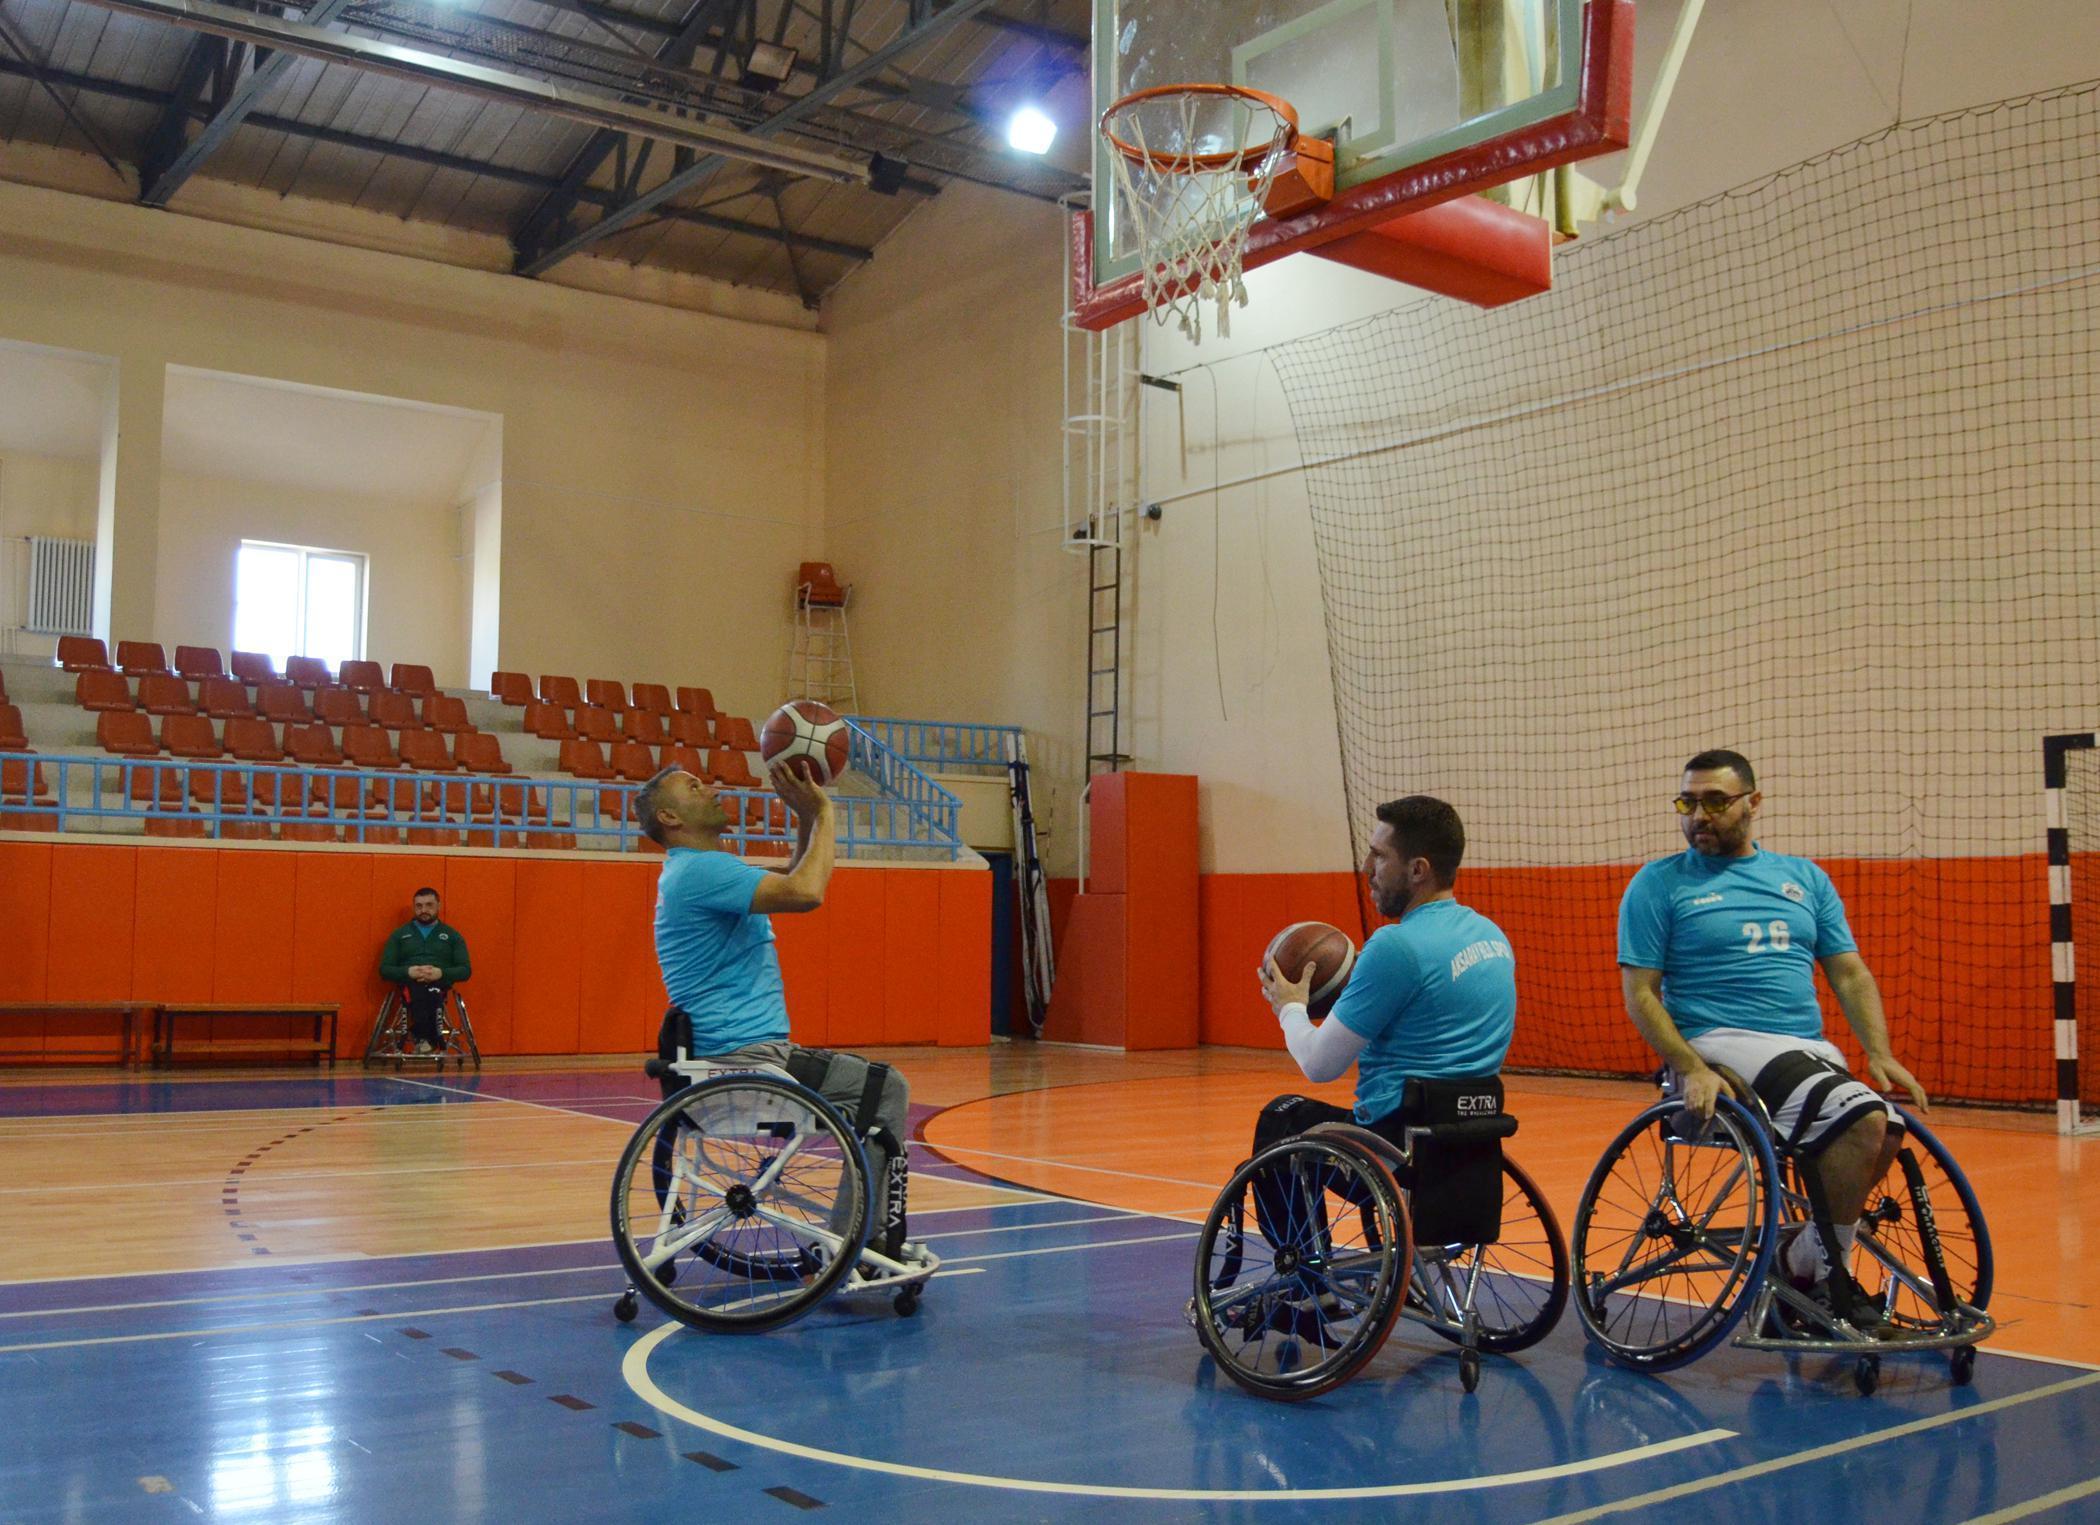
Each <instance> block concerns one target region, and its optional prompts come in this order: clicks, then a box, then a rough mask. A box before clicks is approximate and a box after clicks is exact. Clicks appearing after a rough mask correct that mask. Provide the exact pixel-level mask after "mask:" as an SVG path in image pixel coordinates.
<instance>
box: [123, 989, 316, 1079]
mask: <svg viewBox="0 0 2100 1525" xmlns="http://www.w3.org/2000/svg"><path fill="white" fill-rule="evenodd" d="M149 1009H150V1010H151V1011H152V1013H153V1062H154V1063H155V1064H156V1065H165V1064H172V1063H173V1062H174V1059H175V1029H176V1025H177V1023H178V1022H180V1021H182V1020H184V1019H187V1018H192V1017H204V1018H211V1017H295V1018H304V1019H307V1020H310V1021H311V1022H312V1023H313V1025H314V1035H313V1037H311V1038H207V1039H205V1040H204V1041H203V1042H201V1043H193V1044H191V1045H190V1046H189V1047H188V1048H187V1049H186V1050H185V1052H188V1053H192V1054H259V1053H267V1054H311V1055H313V1057H314V1061H315V1063H317V1064H318V1063H319V1062H320V1061H321V1060H322V1059H323V1058H325V1059H327V1061H328V1067H329V1068H330V1069H334V1068H335V1027H336V1013H337V1011H338V1009H339V1008H337V1007H334V1006H302V1005H273V1004H269V1003H262V1004H245V1003H231V1004H229V1003H223V1002H220V1003H212V1002H199V1003H194V1004H191V1003H183V1004H176V1003H174V1002H166V1001H161V1002H155V1003H154V1004H153V1005H152V1006H151V1007H150V1008H149Z"/></svg>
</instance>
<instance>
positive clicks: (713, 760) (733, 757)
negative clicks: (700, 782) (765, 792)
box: [707, 747, 759, 789]
mask: <svg viewBox="0 0 2100 1525" xmlns="http://www.w3.org/2000/svg"><path fill="white" fill-rule="evenodd" d="M707 772H708V776H709V777H711V778H712V779H713V780H714V781H715V782H716V783H718V784H721V785H724V786H726V787H727V788H731V789H756V788H757V787H758V786H759V777H758V775H757V774H755V773H753V772H752V771H751V764H750V763H749V762H747V761H745V759H744V754H743V753H741V752H736V751H732V750H730V749H729V748H728V747H716V748H715V749H714V750H713V751H712V752H710V753H708V754H707Z"/></svg>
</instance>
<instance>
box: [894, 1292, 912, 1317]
mask: <svg viewBox="0 0 2100 1525" xmlns="http://www.w3.org/2000/svg"><path fill="white" fill-rule="evenodd" d="M890 1306H891V1307H893V1308H895V1309H896V1310H897V1317H899V1318H910V1317H911V1316H912V1315H913V1314H914V1313H917V1312H918V1311H919V1289H918V1288H917V1287H906V1288H905V1289H904V1290H903V1291H902V1292H899V1293H898V1294H897V1296H896V1299H895V1300H894V1301H893V1302H892V1303H891V1304H890Z"/></svg>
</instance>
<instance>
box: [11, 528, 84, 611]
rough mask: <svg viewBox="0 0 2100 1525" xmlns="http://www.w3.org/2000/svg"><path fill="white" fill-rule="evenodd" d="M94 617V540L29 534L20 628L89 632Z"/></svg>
mask: <svg viewBox="0 0 2100 1525" xmlns="http://www.w3.org/2000/svg"><path fill="white" fill-rule="evenodd" d="M94 619H95V542H94V541H92V540H56V539H53V538H52V537H51V536H49V535H31V536H30V537H29V618H28V619H27V620H26V621H24V622H23V626H22V628H23V629H24V630H26V631H28V632H29V633H30V634H31V635H93V634H94V633H95V627H94Z"/></svg>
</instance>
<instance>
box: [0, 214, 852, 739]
mask: <svg viewBox="0 0 2100 1525" xmlns="http://www.w3.org/2000/svg"><path fill="white" fill-rule="evenodd" d="M0 226H4V227H6V228H7V229H8V230H9V232H8V235H7V237H6V239H5V240H4V241H0V339H7V340H14V341H18V342H22V343H28V344H39V345H48V346H52V347H56V348H63V349H70V350H76V351H83V352H86V353H88V354H92V355H108V356H113V357H115V358H116V360H117V361H118V366H119V382H118V385H119V390H120V394H121V395H123V396H124V398H125V399H126V405H125V407H124V409H123V412H122V418H121V422H122V425H123V428H124V430H125V434H124V436H123V438H122V439H121V440H120V450H119V459H120V462H123V461H127V460H128V461H129V462H131V463H132V464H131V465H130V466H129V467H123V468H120V472H119V478H118V486H119V502H118V508H119V510H120V521H119V534H118V537H117V542H116V543H117V563H118V570H119V578H120V582H119V586H118V587H117V589H116V590H115V593H116V595H117V603H116V605H115V608H116V612H117V619H116V623H117V625H118V627H119V628H118V630H117V632H116V633H117V634H119V635H123V636H142V635H144V636H152V637H154V638H158V639H160V640H162V641H163V642H172V641H175V640H187V639H191V638H193V637H195V636H197V634H198V632H196V631H194V630H191V629H189V628H186V623H184V622H186V621H187V619H188V618H189V611H187V610H184V609H178V608H172V607H171V608H169V609H167V610H165V611H164V610H162V609H161V608H160V607H159V605H160V603H161V597H160V591H159V590H160V587H161V583H162V578H161V575H160V573H159V570H158V568H157V567H156V565H155V563H156V561H157V560H158V559H159V558H160V557H161V555H162V554H163V553H162V551H161V549H160V543H161V536H162V535H163V534H167V533H169V532H170V530H171V529H173V530H174V532H175V536H174V541H173V543H171V544H170V545H169V546H168V549H167V551H166V553H165V554H166V556H167V559H168V560H169V561H170V563H171V565H182V564H186V563H187V562H188V561H189V559H190V558H191V557H192V554H193V553H192V552H191V551H189V550H188V549H187V548H185V547H184V546H183V545H182V544H181V543H180V541H181V535H180V526H181V525H182V524H183V523H184V522H185V521H184V519H183V512H184V510H183V507H182V503H181V501H180V500H179V495H178V501H177V502H176V503H175V505H174V509H175V512H174V516H173V519H172V521H171V520H170V516H169V514H168V512H167V511H166V509H165V508H164V507H163V506H162V505H161V503H160V502H159V499H160V497H161V493H160V488H159V475H160V473H159V469H158V465H157V458H158V456H159V453H160V452H159V440H158V437H157V429H158V421H159V419H160V417H161V407H160V402H159V397H160V393H161V392H162V391H163V390H164V387H163V382H162V378H163V377H164V375H165V368H166V367H167V366H169V365H178V366H187V367H194V368H197V369H202V370H208V371H219V372H225V373H229V374H231V375H235V376H253V377H259V378H264V379H267V380H271V381H279V382H290V383H294V384H298V385H305V386H313V387H323V388H331V389H336V390H341V391H348V392H354V393H363V394H368V395H372V396H377V397H382V398H403V399H408V400H411V401H415V402H423V403H433V404H438V405H441V406H448V407H456V408H467V409H473V410H477V411H482V412H488V413H495V414H499V415H501V416H502V418H503V420H504V443H503V458H502V470H501V481H502V498H501V547H502V554H501V561H500V578H499V582H500V593H501V596H500V616H501V633H500V646H499V650H498V657H499V660H498V661H497V662H496V663H495V664H494V665H500V666H504V667H510V668H522V669H526V670H529V671H533V672H540V671H557V672H571V673H575V674H577V675H579V676H584V675H589V674H592V673H596V674H598V675H601V676H622V677H630V678H632V677H641V678H655V679H660V680H663V681H667V682H678V681H699V682H703V683H707V684H710V685H711V686H713V687H714V689H715V692H716V697H717V699H718V700H719V701H720V702H722V703H723V704H724V705H726V706H727V707H728V708H730V709H732V710H739V711H743V712H747V713H748V712H752V711H760V712H762V711H763V710H764V709H765V708H766V707H769V706H770V705H771V704H772V703H773V702H775V701H776V700H777V698H778V692H777V690H778V687H779V683H780V673H781V668H782V665H783V659H784V653H785V650H786V643H787V596H786V587H787V579H788V577H789V575H790V574H791V572H792V570H793V567H794V565H795V563H796V562H798V561H799V560H801V559H802V558H803V557H804V556H807V555H809V554H812V552H813V551H814V549H815V547H814V545H813V544H812V540H813V537H814V535H815V533H816V530H817V523H818V518H819V512H820V510H819V505H820V504H821V502H822V473H823V448H822V439H823V431H824V418H823V410H824V394H823V380H824V341H823V340H822V339H821V338H820V337H819V336H817V335H816V334H813V333H809V332H804V331H800V330H797V329H793V328H787V327H776V326H767V325H764V324H760V323H756V322H747V321H735V320H731V319H727V318H720V317H713V316H708V315H705V314H699V313H691V312H681V311H676V310H672V309H669V308H664V307H657V306H650V305H644V304H642V303H638V302H633V301H628V300H624V299H621V298H616V297H609V296H602V295H597V294H593V293H588V292H580V291H576V290H572V289H567V288H564V287H561V286H558V285H553V284H549V283H542V282H531V281H522V280H517V279H514V278H511V277H508V276H502V275H495V274H485V273H479V272H474V271H466V270H459V269H455V268H451V267H448V266H441V265H436V264H432V263H427V262H423V261H418V260H413V259H407V258H403V257H400V256H396V255H390V254H380V253H374V252H370V251H367V250H361V249H355V248H342V247H332V246H329V245H324V244H320V243H315V242H308V241H305V240H300V239H294V238H289V237H286V236H283V235H279V234H275V233H266V232H260V231H255V230H252V229H245V228H239V227H229V226H225V225H221V224H215V223H208V222H205V221H202V220H198V219H193V218H187V217H184V216H181V215H179V214H174V213H168V212H155V211H148V210H144V209H140V208H137V207H133V206H129V205H124V204H112V203H107V202H101V201H95V200H89V199H85V198H82V197H78V196H68V195H62V194H59V193H57V192H53V191H47V190H42V189H38V188H35V187H31V186H24V185H18V184H0ZM457 506H458V505H447V507H448V508H453V507H457ZM329 543H333V542H329ZM448 543H449V544H450V545H451V547H452V550H453V552H454V554H456V553H457V550H458V546H457V537H456V536H454V537H452V539H451V540H450V542H448ZM447 608H448V610H449V611H450V612H449V615H448V617H449V618H450V619H451V620H452V621H453V622H454V623H455V624H456V623H457V621H458V619H459V618H460V614H459V606H458V603H457V601H456V596H455V597H454V598H452V599H451V600H449V601H448V604H447ZM222 622H223V616H221V617H219V618H218V619H215V620H214V622H213V625H212V627H211V628H212V630H213V631H216V630H217V628H218V626H219V625H220V624H221V623H222ZM142 625H144V626H148V627H150V628H146V629H141V628H140V626H142ZM204 638H205V639H212V638H213V637H212V635H211V634H206V635H205V636H204ZM439 640H440V644H441V645H442V646H443V648H444V649H445V650H447V651H450V652H452V653H454V658H453V660H454V663H455V665H456V667H457V669H458V670H456V671H454V672H453V673H450V674H447V673H444V672H442V671H441V672H440V675H439V676H440V677H441V678H442V679H446V680H448V681H452V682H464V681H465V678H466V672H465V671H464V668H465V665H466V664H465V652H466V650H467V649H468V648H467V646H466V644H464V643H463V642H462V640H461V638H460V637H459V636H458V635H457V634H454V633H452V631H451V630H449V629H448V630H447V631H446V632H445V633H444V634H443V635H442V636H441V637H439Z"/></svg>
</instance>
